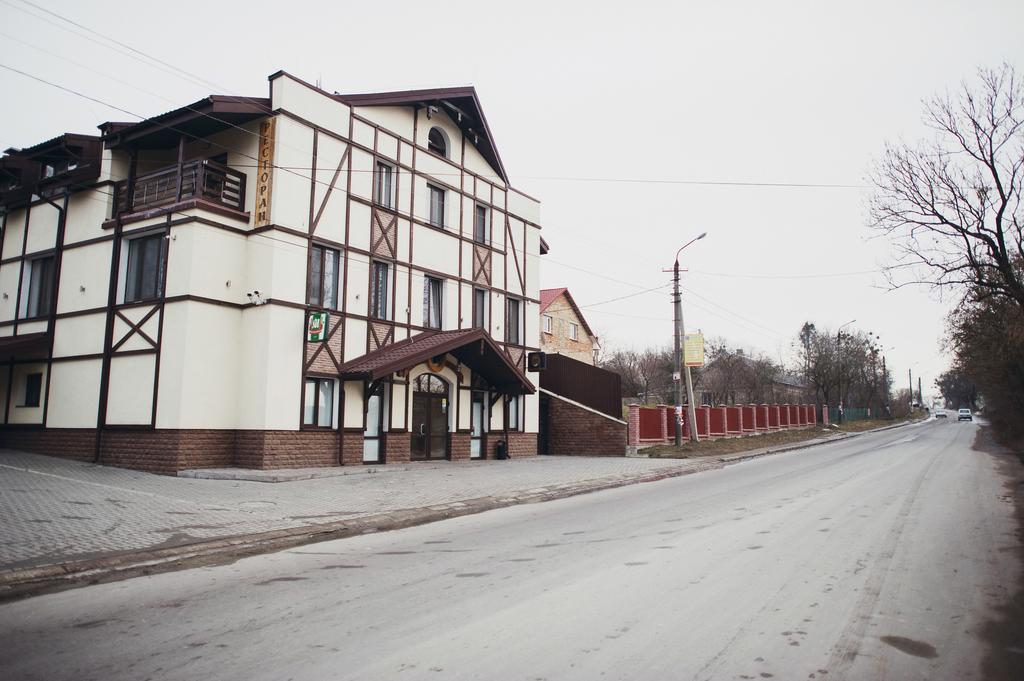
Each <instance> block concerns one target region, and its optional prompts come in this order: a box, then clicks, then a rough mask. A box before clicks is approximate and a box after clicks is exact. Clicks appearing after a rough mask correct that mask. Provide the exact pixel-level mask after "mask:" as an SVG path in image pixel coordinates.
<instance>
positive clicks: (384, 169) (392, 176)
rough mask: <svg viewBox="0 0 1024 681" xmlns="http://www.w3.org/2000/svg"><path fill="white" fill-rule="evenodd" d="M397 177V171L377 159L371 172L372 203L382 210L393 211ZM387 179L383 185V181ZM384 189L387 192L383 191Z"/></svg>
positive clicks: (385, 162) (390, 165)
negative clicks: (372, 185)
mask: <svg viewBox="0 0 1024 681" xmlns="http://www.w3.org/2000/svg"><path fill="white" fill-rule="evenodd" d="M397 177H398V169H397V168H395V166H393V165H392V164H390V163H388V162H387V161H382V160H381V159H377V163H376V166H375V167H374V171H373V184H374V187H373V199H374V203H376V204H377V205H378V206H381V207H382V208H387V209H388V210H394V209H395V204H396V203H397V201H396V197H395V194H396V192H395V184H396V180H397ZM385 178H386V179H387V182H386V183H385V182H384V180H385ZM385 189H386V190H387V191H385Z"/></svg>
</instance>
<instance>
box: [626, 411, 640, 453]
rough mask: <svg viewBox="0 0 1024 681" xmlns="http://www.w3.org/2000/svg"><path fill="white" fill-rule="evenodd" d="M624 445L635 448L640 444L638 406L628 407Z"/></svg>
mask: <svg viewBox="0 0 1024 681" xmlns="http://www.w3.org/2000/svg"><path fill="white" fill-rule="evenodd" d="M626 444H628V445H630V446H631V447H635V446H636V445H638V444H640V405H639V404H631V405H629V426H628V431H627V439H626Z"/></svg>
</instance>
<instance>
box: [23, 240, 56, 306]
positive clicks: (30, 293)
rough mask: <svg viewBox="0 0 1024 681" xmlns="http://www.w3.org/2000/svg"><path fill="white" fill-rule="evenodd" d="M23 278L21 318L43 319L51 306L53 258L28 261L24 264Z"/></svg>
mask: <svg viewBox="0 0 1024 681" xmlns="http://www.w3.org/2000/svg"><path fill="white" fill-rule="evenodd" d="M24 276H25V279H24V281H25V283H24V284H22V290H24V291H25V293H24V294H22V305H21V308H22V309H21V316H22V317H23V318H26V319H31V318H32V317H45V316H46V315H48V314H50V307H51V306H52V305H53V289H54V267H53V256H52V255H51V256H47V257H45V258H35V259H33V260H29V261H28V262H27V263H25V275H24Z"/></svg>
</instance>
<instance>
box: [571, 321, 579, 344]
mask: <svg viewBox="0 0 1024 681" xmlns="http://www.w3.org/2000/svg"><path fill="white" fill-rule="evenodd" d="M569 339H570V340H579V339H580V325H579V324H574V323H573V322H569Z"/></svg>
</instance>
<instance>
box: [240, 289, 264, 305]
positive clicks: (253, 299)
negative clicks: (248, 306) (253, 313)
mask: <svg viewBox="0 0 1024 681" xmlns="http://www.w3.org/2000/svg"><path fill="white" fill-rule="evenodd" d="M245 295H246V297H247V298H248V299H249V302H250V303H252V304H253V305H266V304H267V302H268V301H267V300H266V299H265V298H264V297H263V296H261V295H260V292H259V290H255V291H253V292H252V293H246V294H245Z"/></svg>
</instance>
